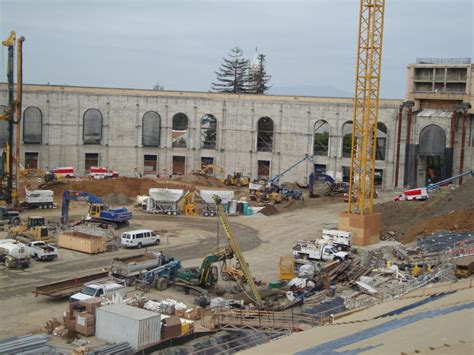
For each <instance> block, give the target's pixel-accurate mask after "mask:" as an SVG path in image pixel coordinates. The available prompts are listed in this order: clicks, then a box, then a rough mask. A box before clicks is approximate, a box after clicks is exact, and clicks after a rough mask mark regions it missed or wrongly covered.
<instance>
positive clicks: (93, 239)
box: [58, 232, 107, 254]
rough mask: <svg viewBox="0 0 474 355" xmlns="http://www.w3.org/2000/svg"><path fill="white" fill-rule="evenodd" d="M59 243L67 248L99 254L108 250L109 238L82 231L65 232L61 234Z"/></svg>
mask: <svg viewBox="0 0 474 355" xmlns="http://www.w3.org/2000/svg"><path fill="white" fill-rule="evenodd" d="M58 245H59V246H60V247H61V248H65V249H71V250H77V251H80V252H83V253H87V254H97V253H103V252H105V251H107V238H105V237H99V236H96V235H90V234H85V233H80V232H64V233H61V234H60V235H59V239H58Z"/></svg>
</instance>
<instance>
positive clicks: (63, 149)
mask: <svg viewBox="0 0 474 355" xmlns="http://www.w3.org/2000/svg"><path fill="white" fill-rule="evenodd" d="M6 102H7V96H6V91H5V86H4V85H3V86H0V104H6ZM400 104H401V101H398V100H381V103H380V111H379V121H380V122H383V123H384V124H385V125H386V126H387V128H388V134H387V153H386V159H385V161H377V163H376V168H377V169H384V188H392V187H393V183H394V175H393V171H394V160H395V147H396V140H395V133H396V132H395V131H396V130H395V127H396V118H397V113H398V108H399V106H400ZM29 106H36V107H38V108H40V110H41V111H42V113H43V142H42V144H23V145H22V152H23V154H22V157H21V159H22V161H23V160H24V153H25V152H38V153H39V165H40V167H41V168H48V169H52V168H55V167H58V166H74V167H75V168H76V169H77V171H78V172H79V173H80V174H83V173H84V165H85V162H84V159H85V154H86V153H98V154H99V159H100V165H102V166H107V167H109V168H111V169H115V170H118V171H119V173H120V174H121V175H132V174H133V172H134V169H135V168H137V169H138V171H141V172H143V165H144V155H145V154H152V155H157V156H158V170H159V173H161V174H170V173H171V171H172V160H173V156H184V157H186V172H187V173H190V172H191V171H192V170H195V169H198V168H200V162H201V157H212V158H214V163H215V164H218V165H221V166H223V167H224V168H225V174H222V175H226V174H231V173H233V172H234V171H242V172H243V173H244V174H249V175H251V176H252V177H253V178H255V177H257V162H258V160H269V161H270V162H271V175H276V174H278V173H279V172H281V171H283V170H285V169H286V168H287V167H289V166H290V165H291V164H293V163H294V162H296V161H297V160H299V159H301V158H303V156H304V154H306V153H310V154H312V152H313V130H314V124H315V123H316V121H318V120H320V119H324V120H326V121H327V122H328V123H329V126H330V142H329V154H328V156H327V157H320V156H316V157H314V160H315V162H316V163H318V164H326V165H327V171H329V172H330V173H331V174H332V175H336V176H337V177H341V176H342V167H343V166H349V164H350V159H349V158H342V126H343V124H344V123H345V122H346V121H351V120H352V118H353V107H352V99H343V98H310V97H289V96H255V95H232V94H212V93H194V92H170V91H152V90H129V89H109V88H103V89H102V88H86V87H66V86H42V85H25V88H24V95H23V108H24V109H26V108H27V107H29ZM89 108H96V109H98V110H100V111H101V113H102V115H103V136H102V141H101V144H99V145H87V144H84V143H83V140H82V134H83V115H84V112H85V111H86V110H87V109H89ZM147 111H156V112H158V113H159V115H160V116H161V136H160V141H161V144H160V147H159V148H152V147H143V145H142V117H143V114H144V113H146V112H147ZM178 112H182V113H185V114H186V115H187V116H188V119H189V128H188V132H187V139H188V146H187V148H172V147H171V146H172V137H171V131H172V129H171V128H172V117H173V115H174V114H176V113H178ZM205 114H212V115H214V116H215V117H216V118H217V149H215V150H209V149H201V148H200V147H201V142H200V139H201V138H200V120H201V117H202V116H203V115H205ZM263 116H268V117H270V118H271V119H272V120H273V123H274V145H273V151H272V152H257V149H256V144H257V143H256V142H257V122H258V119H259V118H260V117H263ZM311 169H312V167H311V166H310V164H309V163H304V164H301V165H299V166H298V167H297V168H296V169H294V170H292V171H291V172H289V173H288V174H287V175H286V176H285V178H284V179H283V181H290V182H293V181H297V182H301V183H303V182H306V181H307V176H308V175H309V173H310V172H311Z"/></svg>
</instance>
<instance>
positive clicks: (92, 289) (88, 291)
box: [69, 282, 125, 302]
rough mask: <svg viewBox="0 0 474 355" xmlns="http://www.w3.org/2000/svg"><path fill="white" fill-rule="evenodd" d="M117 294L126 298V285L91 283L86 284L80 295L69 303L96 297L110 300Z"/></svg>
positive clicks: (76, 295) (75, 295) (73, 297)
mask: <svg viewBox="0 0 474 355" xmlns="http://www.w3.org/2000/svg"><path fill="white" fill-rule="evenodd" d="M115 294H120V295H121V296H122V297H125V285H120V284H118V283H115V282H91V283H88V284H85V285H84V287H82V289H81V291H80V292H79V293H76V294H74V295H72V296H71V298H70V299H69V302H78V301H83V300H87V299H89V298H94V297H101V298H109V297H111V296H113V295H115Z"/></svg>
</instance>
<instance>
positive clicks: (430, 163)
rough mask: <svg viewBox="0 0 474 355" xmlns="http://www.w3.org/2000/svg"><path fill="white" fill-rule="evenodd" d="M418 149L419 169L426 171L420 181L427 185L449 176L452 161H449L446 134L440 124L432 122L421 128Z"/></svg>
mask: <svg viewBox="0 0 474 355" xmlns="http://www.w3.org/2000/svg"><path fill="white" fill-rule="evenodd" d="M418 149H419V150H418V152H419V169H418V171H419V172H423V171H424V174H422V176H423V175H424V181H419V183H421V184H425V185H427V184H430V183H433V182H438V181H440V180H443V179H445V178H447V177H449V176H447V175H448V173H449V171H450V170H451V169H450V166H451V165H452V162H451V161H447V160H448V159H447V158H448V157H449V154H446V134H445V133H444V131H443V129H442V128H441V127H440V126H438V125H435V124H430V125H428V126H426V127H424V128H423V129H422V130H421V132H420V139H419V145H418ZM448 167H449V169H448Z"/></svg>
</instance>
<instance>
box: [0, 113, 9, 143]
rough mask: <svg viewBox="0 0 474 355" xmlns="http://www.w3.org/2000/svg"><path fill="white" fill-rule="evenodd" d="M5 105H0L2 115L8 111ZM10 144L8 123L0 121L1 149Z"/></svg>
mask: <svg viewBox="0 0 474 355" xmlns="http://www.w3.org/2000/svg"><path fill="white" fill-rule="evenodd" d="M6 108H7V107H6V106H5V105H0V114H2V113H4V112H5V110H6ZM7 143H8V121H3V120H2V121H0V148H3V147H5V145H6V144H7Z"/></svg>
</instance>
